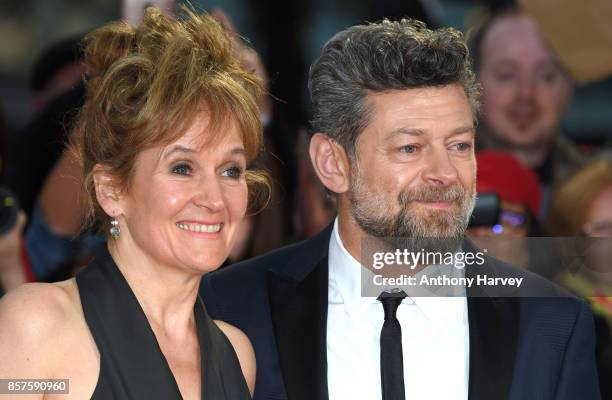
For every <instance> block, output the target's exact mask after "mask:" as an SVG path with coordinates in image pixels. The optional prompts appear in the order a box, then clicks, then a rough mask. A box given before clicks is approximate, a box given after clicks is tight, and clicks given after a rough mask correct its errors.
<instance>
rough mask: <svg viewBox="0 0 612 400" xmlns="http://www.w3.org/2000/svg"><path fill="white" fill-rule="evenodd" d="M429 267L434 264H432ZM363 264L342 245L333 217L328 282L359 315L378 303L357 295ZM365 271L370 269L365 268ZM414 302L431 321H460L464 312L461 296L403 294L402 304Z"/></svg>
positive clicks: (464, 300)
mask: <svg viewBox="0 0 612 400" xmlns="http://www.w3.org/2000/svg"><path fill="white" fill-rule="evenodd" d="M430 268H437V267H435V266H432V267H430ZM363 269H364V267H362V265H361V263H360V262H359V261H357V260H356V259H355V258H354V257H353V256H352V255H351V254H350V253H349V252H348V250H347V249H346V247H344V244H343V242H342V238H341V237H340V233H339V229H338V218H337V217H336V219H335V221H334V227H333V230H332V234H331V238H330V241H329V279H330V285H332V286H334V289H335V290H337V291H338V293H339V294H340V296H341V297H342V302H343V303H344V305H345V307H346V308H347V311H348V312H349V313H350V314H352V315H354V316H356V317H357V318H360V316H361V317H362V316H363V313H364V312H365V310H366V309H367V308H369V307H370V306H371V305H372V304H379V303H380V301H378V300H377V298H376V297H363V296H362V295H361V274H362V272H363ZM366 273H371V272H370V271H369V270H368V271H366ZM413 304H414V305H416V306H417V307H418V308H419V309H420V310H421V312H422V313H423V314H424V315H425V316H426V317H427V318H428V319H429V320H431V321H432V322H433V323H437V322H439V323H445V324H448V323H449V322H450V321H451V320H455V319H458V320H460V321H463V320H464V319H465V318H466V317H467V316H466V315H464V314H465V313H466V312H467V305H466V299H465V297H407V298H405V299H404V300H403V301H402V305H413Z"/></svg>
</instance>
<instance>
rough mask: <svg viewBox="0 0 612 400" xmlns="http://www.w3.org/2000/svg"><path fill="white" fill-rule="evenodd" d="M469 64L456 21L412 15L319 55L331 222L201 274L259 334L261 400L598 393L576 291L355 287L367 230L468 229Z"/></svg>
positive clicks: (374, 234) (318, 132)
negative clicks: (530, 294)
mask: <svg viewBox="0 0 612 400" xmlns="http://www.w3.org/2000/svg"><path fill="white" fill-rule="evenodd" d="M468 65H469V62H468V56H467V49H466V46H465V44H464V43H463V41H462V37H461V34H460V33H458V32H457V31H455V30H452V29H441V30H436V31H430V30H428V29H427V28H426V27H425V26H424V24H422V23H419V22H417V21H411V20H402V21H401V22H389V21H383V22H382V23H379V24H370V25H360V26H353V27H351V28H349V29H347V30H345V31H343V32H340V33H338V34H337V35H336V36H334V37H333V38H332V39H331V40H330V41H329V42H328V43H327V44H326V45H325V47H324V48H323V50H322V53H321V56H320V57H319V58H318V59H317V60H316V61H315V62H314V64H313V65H312V67H311V69H310V77H309V88H310V94H311V98H312V101H313V106H314V119H313V128H314V132H315V133H314V135H313V136H312V138H311V140H310V158H311V161H312V163H313V167H314V169H315V172H316V173H317V176H318V178H319V179H320V180H321V182H322V183H323V185H325V187H326V188H327V189H328V190H329V191H330V192H331V193H333V194H334V195H335V197H336V202H337V207H338V216H337V218H336V220H335V222H334V224H333V225H332V226H330V227H328V228H327V229H325V230H324V231H323V232H321V233H320V234H318V235H317V236H315V237H314V238H312V239H310V240H307V241H305V242H303V243H299V244H296V245H293V246H289V247H285V248H282V249H280V250H276V251H274V252H272V253H269V254H267V255H264V256H261V257H258V258H256V259H253V260H250V261H246V262H243V263H240V264H236V265H234V266H230V267H228V268H226V269H223V270H221V271H218V272H215V273H213V274H211V275H210V276H208V277H206V278H205V279H204V280H203V284H202V295H203V296H204V300H205V304H206V306H207V309H208V310H209V312H210V314H211V315H212V316H213V317H214V318H218V319H222V320H225V321H228V322H229V323H233V324H236V325H237V326H239V327H240V329H242V330H243V331H244V332H245V333H246V334H247V335H248V336H249V337H250V339H251V341H252V343H253V345H254V348H255V352H256V356H257V384H256V390H255V396H254V398H255V399H256V400H260V399H291V400H294V399H304V400H306V399H308V400H313V399H331V400H339V399H340V400H344V399H351V400H352V399H380V398H383V399H384V400H391V399H393V400H397V399H404V398H405V399H468V398H469V399H504V398H514V399H526V398H538V399H540V398H541V399H547V398H556V399H573V398H578V397H579V398H588V399H596V398H599V397H598V394H597V392H596V390H597V376H596V372H595V369H594V355H593V353H594V349H593V347H594V338H593V329H592V319H591V315H590V314H589V312H588V309H587V307H586V306H585V305H584V303H582V302H580V301H578V300H576V299H573V298H554V299H551V298H543V299H523V298H505V299H502V298H494V297H490V296H486V295H484V296H483V297H479V298H475V297H469V298H466V297H449V298H434V297H423V298H421V297H408V298H403V299H402V296H400V297H397V293H384V294H381V296H380V301H379V300H377V298H376V297H373V298H372V297H369V298H368V297H362V296H361V291H360V290H361V284H360V276H361V273H362V272H363V270H364V268H362V266H361V263H362V260H361V258H362V257H361V250H362V249H361V246H362V243H363V241H364V240H367V239H377V238H379V237H412V238H431V237H441V238H447V239H451V240H458V239H461V238H462V237H463V234H464V231H465V228H466V226H467V224H468V220H469V217H470V213H471V210H472V208H473V205H474V192H475V176H476V164H475V159H474V151H473V142H474V118H475V112H476V110H477V107H478V90H477V85H476V84H475V82H474V77H473V74H472V73H471V71H470V70H469V68H468ZM483 268H485V271H487V272H490V273H491V274H495V273H498V274H515V275H517V274H518V275H520V276H523V277H529V278H530V279H531V280H535V281H537V278H534V277H532V276H531V275H530V274H529V273H528V272H519V271H518V270H514V269H511V268H510V267H508V266H505V265H502V264H501V263H499V262H496V261H492V260H488V262H487V264H486V265H484V266H483ZM468 273H469V272H468V271H466V274H468ZM538 284H540V285H542V286H543V291H542V292H540V293H542V294H543V295H549V294H550V293H553V292H555V291H556V290H557V289H555V288H553V287H552V285H549V284H545V283H541V282H539V281H538ZM545 292H546V293H545ZM377 296H378V293H377ZM390 296H395V297H394V299H393V300H389V297H390ZM398 299H399V300H398ZM394 302H395V303H394ZM381 303H382V304H381ZM383 320H384V321H383ZM390 349H393V350H392V351H389V350H390ZM383 392H384V394H383ZM389 393H392V394H389Z"/></svg>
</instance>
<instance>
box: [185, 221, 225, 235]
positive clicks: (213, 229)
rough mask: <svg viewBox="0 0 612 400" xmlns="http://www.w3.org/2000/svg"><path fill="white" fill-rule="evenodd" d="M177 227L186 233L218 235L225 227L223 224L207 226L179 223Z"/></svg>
mask: <svg viewBox="0 0 612 400" xmlns="http://www.w3.org/2000/svg"><path fill="white" fill-rule="evenodd" d="M176 226H177V227H178V228H179V229H182V230H184V231H189V232H195V233H217V232H219V231H220V230H221V228H222V227H223V224H222V223H219V224H214V225H207V224H196V223H181V222H177V223H176Z"/></svg>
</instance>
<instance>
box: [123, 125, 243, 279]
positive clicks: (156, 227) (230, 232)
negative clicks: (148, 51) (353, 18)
mask: <svg viewBox="0 0 612 400" xmlns="http://www.w3.org/2000/svg"><path fill="white" fill-rule="evenodd" d="M207 123H208V119H207V118H206V117H197V118H196V119H195V122H194V123H193V125H192V126H191V127H190V128H189V129H188V130H187V132H185V134H184V135H183V136H182V137H181V138H180V139H178V140H177V141H176V142H174V143H171V144H170V145H168V146H163V147H161V146H160V147H154V148H151V149H147V150H144V151H143V152H142V153H140V154H139V156H138V157H137V159H136V163H135V167H134V168H135V170H134V174H133V176H132V180H131V181H130V183H129V188H128V190H127V191H126V193H125V194H124V195H123V196H122V198H121V201H120V202H121V208H122V210H121V211H122V213H121V215H120V217H119V222H120V226H121V236H120V239H119V240H120V241H123V243H125V244H126V245H128V246H129V245H132V247H133V248H135V250H137V252H140V253H141V254H142V255H144V256H145V257H148V258H149V259H150V260H151V261H152V262H156V263H158V264H161V265H166V266H171V267H178V268H181V269H185V270H188V271H191V272H195V273H205V272H208V271H212V270H214V269H216V268H218V267H219V266H220V265H221V264H222V263H223V261H224V260H225V259H226V258H227V256H228V254H229V251H230V249H231V247H232V244H233V239H234V237H235V233H236V230H237V227H238V225H239V224H240V222H241V221H242V219H243V217H244V215H245V212H246V207H247V201H248V192H247V184H246V180H245V176H244V172H245V168H246V156H245V150H244V145H243V141H242V135H241V133H240V130H239V128H238V125H237V124H236V123H235V121H231V122H227V123H226V124H223V125H222V128H221V129H222V130H223V131H222V132H215V134H216V135H215V138H214V139H211V136H212V135H211V132H210V130H209V128H208V127H207Z"/></svg>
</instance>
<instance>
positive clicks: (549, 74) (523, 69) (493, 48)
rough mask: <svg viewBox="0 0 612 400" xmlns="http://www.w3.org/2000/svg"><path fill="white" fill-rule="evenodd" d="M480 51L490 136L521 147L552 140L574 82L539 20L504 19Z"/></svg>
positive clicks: (519, 16)
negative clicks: (543, 34)
mask: <svg viewBox="0 0 612 400" xmlns="http://www.w3.org/2000/svg"><path fill="white" fill-rule="evenodd" d="M480 52H481V59H482V62H481V65H480V68H479V71H478V75H479V79H480V82H481V84H482V87H483V97H484V104H483V110H482V111H483V118H484V122H485V125H486V127H487V130H488V131H489V133H490V134H491V135H493V136H495V137H496V138H497V139H499V140H501V141H503V142H505V143H506V144H507V145H510V146H512V147H515V148H530V147H536V146H539V145H541V144H543V143H546V142H549V141H550V140H551V138H552V136H553V135H554V133H555V131H556V129H557V127H558V125H559V122H560V120H561V116H562V115H563V113H564V112H565V109H566V108H567V105H568V103H569V99H570V97H571V93H572V84H571V82H570V79H569V77H568V76H567V74H566V72H565V71H564V70H563V68H562V67H561V65H560V63H559V61H558V60H557V59H556V57H555V56H554V54H553V52H552V50H551V49H550V47H549V46H548V44H547V43H546V41H545V39H544V37H543V36H542V34H541V33H540V32H539V30H538V27H537V26H536V24H535V22H534V21H533V19H532V18H531V17H529V16H526V15H513V16H507V17H503V18H500V19H499V20H497V21H496V22H494V25H493V26H491V28H490V29H489V31H488V32H487V33H486V36H485V38H484V40H483V41H482V44H481V48H480Z"/></svg>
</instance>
